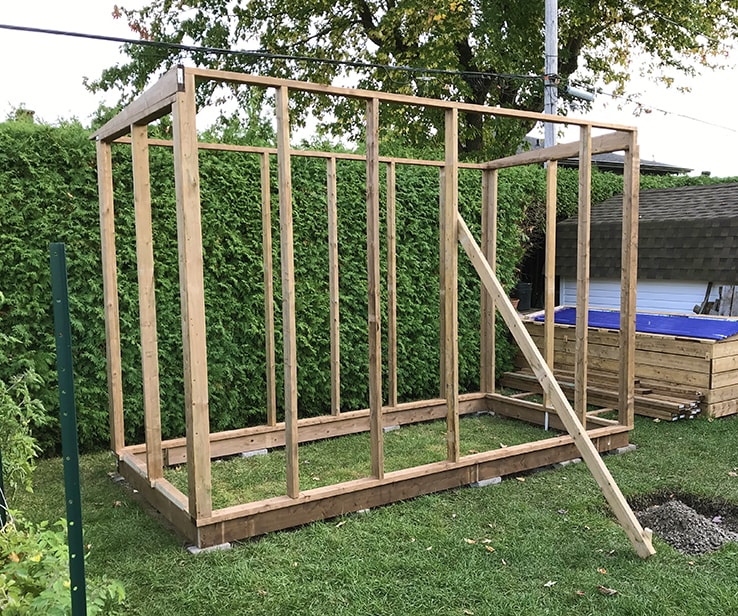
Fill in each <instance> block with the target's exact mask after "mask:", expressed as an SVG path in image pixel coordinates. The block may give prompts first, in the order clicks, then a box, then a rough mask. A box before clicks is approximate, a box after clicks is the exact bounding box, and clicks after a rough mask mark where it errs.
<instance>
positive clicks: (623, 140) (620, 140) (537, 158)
mask: <svg viewBox="0 0 738 616" xmlns="http://www.w3.org/2000/svg"><path fill="white" fill-rule="evenodd" d="M546 121H548V120H546ZM580 126H585V125H583V124H582V125H580ZM591 126H594V127H600V125H599V124H592V125H591ZM619 128H622V127H619ZM630 135H631V133H630V131H624V130H616V131H615V132H613V133H611V134H608V135H601V136H600V137H594V138H593V139H592V149H591V152H592V154H606V153H608V152H616V151H618V150H623V149H625V148H627V147H628V146H629V145H630V143H631V140H630ZM580 145H581V144H580V142H579V141H573V142H571V143H560V144H558V145H554V146H551V147H548V148H540V149H537V150H530V151H528V152H521V153H520V154H515V155H513V156H507V157H506V158H498V159H497V160H493V161H490V162H488V163H486V167H487V169H505V168H508V167H518V166H520V165H533V164H540V163H545V162H549V161H559V160H562V159H564V158H574V157H576V156H579V154H580Z"/></svg>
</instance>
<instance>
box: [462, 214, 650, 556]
mask: <svg viewBox="0 0 738 616" xmlns="http://www.w3.org/2000/svg"><path fill="white" fill-rule="evenodd" d="M458 236H459V242H460V243H461V245H462V246H463V247H464V250H465V251H466V254H467V255H468V256H469V259H470V260H471V262H472V265H474V268H475V269H476V270H477V273H478V274H479V278H480V279H481V281H482V284H483V285H484V287H485V288H486V289H487V291H488V292H489V293H490V295H492V297H493V298H494V300H495V301H496V303H497V309H498V310H499V311H500V314H501V315H502V318H503V319H504V320H505V323H506V324H507V326H508V328H509V329H510V332H511V333H512V335H513V337H514V338H515V342H517V344H518V346H519V347H520V350H521V351H522V352H523V354H524V355H525V358H526V359H527V360H528V363H529V364H530V367H531V368H532V369H533V372H534V373H535V375H536V378H537V379H538V382H539V383H540V384H541V387H542V389H543V391H544V393H545V394H546V395H547V396H548V399H549V400H550V401H551V403H552V404H553V407H554V409H556V412H557V414H558V416H559V418H560V419H561V421H562V423H563V424H564V426H565V427H566V430H567V432H568V433H569V435H570V436H571V437H572V438H573V439H574V443H575V445H576V446H577V449H579V453H580V454H581V456H582V459H583V460H584V461H585V462H586V463H587V467H588V468H589V470H590V472H591V473H592V476H593V477H594V478H595V480H596V481H597V484H598V485H599V486H600V490H602V493H603V494H604V496H605V498H606V499H607V502H608V503H609V505H610V508H611V509H612V511H613V513H614V514H615V517H616V518H617V519H618V522H620V525H621V526H622V527H623V530H625V533H626V534H627V535H628V538H629V539H630V542H631V544H632V545H633V548H634V549H635V551H636V553H637V554H638V556H640V557H641V558H648V557H649V556H651V555H652V554H655V553H656V551H655V550H654V549H653V545H652V544H651V535H652V532H651V529H649V528H645V529H644V528H643V527H642V526H641V525H640V523H639V522H638V519H637V518H636V517H635V514H634V513H633V510H632V509H631V508H630V505H628V502H627V501H626V500H625V497H624V496H623V493H622V492H621V491H620V488H619V487H618V485H617V484H616V483H615V479H613V477H612V475H611V474H610V471H609V470H608V468H607V467H606V466H605V463H604V462H603V461H602V458H601V457H600V454H599V453H598V452H597V449H596V448H595V446H594V445H593V444H592V441H591V440H590V438H589V436H588V435H587V432H586V430H585V428H584V427H583V426H582V423H581V422H580V421H579V418H578V417H577V415H576V413H575V412H574V409H573V408H572V407H571V405H570V404H569V401H568V400H567V399H566V396H565V395H564V393H563V392H562V390H561V387H559V384H558V382H557V381H556V379H555V378H554V376H553V373H552V372H551V370H550V369H549V367H548V365H547V364H546V362H545V361H544V359H543V356H542V355H541V353H540V351H539V350H538V348H537V347H536V345H535V343H534V342H533V340H532V338H531V337H530V334H528V332H527V330H526V329H525V327H523V322H522V320H521V319H520V317H519V316H518V313H517V312H516V310H515V309H514V308H513V305H512V303H511V302H510V300H509V299H508V297H507V295H506V294H505V291H504V289H503V288H502V285H501V284H500V281H499V280H497V277H496V276H495V274H494V272H493V271H492V268H491V267H490V265H489V263H488V262H487V260H486V259H485V258H484V254H483V253H482V251H481V250H480V248H479V245H478V244H477V242H476V240H475V239H474V236H473V235H472V234H471V231H469V228H468V227H467V226H466V223H465V222H464V219H463V218H462V217H461V215H459V216H458Z"/></svg>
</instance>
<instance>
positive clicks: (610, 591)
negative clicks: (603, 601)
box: [597, 586, 618, 597]
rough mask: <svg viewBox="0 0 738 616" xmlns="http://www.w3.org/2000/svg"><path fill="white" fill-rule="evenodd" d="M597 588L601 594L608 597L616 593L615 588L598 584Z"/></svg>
mask: <svg viewBox="0 0 738 616" xmlns="http://www.w3.org/2000/svg"><path fill="white" fill-rule="evenodd" d="M597 590H599V591H600V592H601V593H602V594H603V595H607V596H608V597H611V596H612V595H617V594H618V591H617V590H615V589H614V588H608V587H607V586H598V587H597Z"/></svg>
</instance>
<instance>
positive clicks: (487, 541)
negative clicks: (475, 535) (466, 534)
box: [482, 539, 492, 543]
mask: <svg viewBox="0 0 738 616" xmlns="http://www.w3.org/2000/svg"><path fill="white" fill-rule="evenodd" d="M482 543H492V539H482Z"/></svg>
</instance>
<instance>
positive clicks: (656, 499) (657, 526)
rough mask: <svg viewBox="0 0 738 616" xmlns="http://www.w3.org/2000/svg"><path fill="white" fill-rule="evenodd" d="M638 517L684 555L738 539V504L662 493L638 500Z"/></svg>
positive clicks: (701, 552)
mask: <svg viewBox="0 0 738 616" xmlns="http://www.w3.org/2000/svg"><path fill="white" fill-rule="evenodd" d="M633 508H634V510H635V514H636V517H637V518H638V521H639V522H640V523H641V524H642V525H643V526H644V527H648V528H650V529H651V530H652V531H653V532H654V534H655V535H657V536H659V537H660V538H661V539H663V540H664V541H666V542H667V543H668V544H669V545H671V546H672V547H674V548H675V549H676V550H678V551H680V552H682V553H683V554H705V553H707V552H714V551H715V550H719V549H720V548H721V547H722V546H723V545H725V544H726V543H728V542H730V541H734V542H738V506H736V505H733V504H732V503H729V502H727V501H720V500H711V499H701V498H699V497H697V496H694V495H691V494H680V493H673V492H672V493H659V494H654V495H650V496H646V497H640V498H638V499H635V502H634V503H633Z"/></svg>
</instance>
